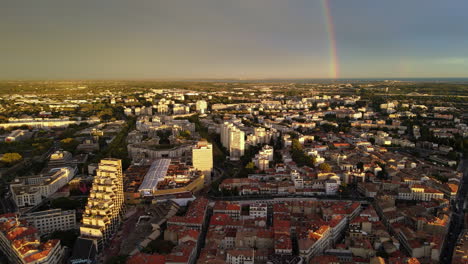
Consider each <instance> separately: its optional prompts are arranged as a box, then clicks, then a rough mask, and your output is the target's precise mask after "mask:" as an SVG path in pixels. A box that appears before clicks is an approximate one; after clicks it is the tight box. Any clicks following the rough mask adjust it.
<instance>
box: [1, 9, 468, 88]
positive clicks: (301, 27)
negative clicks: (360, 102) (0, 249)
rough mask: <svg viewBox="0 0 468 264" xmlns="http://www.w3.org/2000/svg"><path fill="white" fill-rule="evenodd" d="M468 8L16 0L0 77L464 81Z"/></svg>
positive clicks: (6, 18) (8, 13)
mask: <svg viewBox="0 0 468 264" xmlns="http://www.w3.org/2000/svg"><path fill="white" fill-rule="evenodd" d="M464 7H467V3H465V2H462V1H451V2H449V3H445V2H440V1H432V0H431V1H424V2H423V1H411V2H409V3H408V2H406V1H391V2H384V3H380V2H374V1H367V0H360V1H353V2H352V3H351V2H337V1H330V0H317V1H294V2H287V3H286V2H284V1H276V0H275V1H265V0H255V1H245V0H242V1H239V2H236V3H233V2H231V1H224V0H223V1H213V0H203V1H197V2H196V3H194V2H189V1H170V2H167V1H139V2H137V3H134V2H132V3H129V2H126V1H113V2H112V4H111V3H109V2H106V1H103V2H100V3H96V2H94V1H80V2H75V3H64V2H61V1H52V0H48V1H45V2H44V1H43V2H41V3H29V2H22V1H15V2H10V3H7V4H5V6H4V8H2V10H1V11H0V14H1V16H2V18H3V22H4V23H2V25H1V26H0V33H1V34H2V36H4V38H3V39H4V40H3V41H2V43H1V44H0V47H2V49H3V50H4V51H6V52H5V54H4V55H3V59H2V62H1V63H0V72H1V73H0V79H8V80H14V79H48V80H49V79H172V80H174V79H176V80H178V79H225V78H228V79H231V78H232V79H270V78H273V79H281V78H294V79H296V78H327V79H329V78H331V79H334V78H411V77H440V78H446V77H466V76H467V75H466V72H468V55H467V54H468V49H467V48H466V47H467V45H466V43H467V42H468V37H467V36H468V34H467V33H468V29H467V28H466V27H464V25H466V24H467V22H468V18H467V17H466V16H465V15H464V14H463V10H466V8H464Z"/></svg>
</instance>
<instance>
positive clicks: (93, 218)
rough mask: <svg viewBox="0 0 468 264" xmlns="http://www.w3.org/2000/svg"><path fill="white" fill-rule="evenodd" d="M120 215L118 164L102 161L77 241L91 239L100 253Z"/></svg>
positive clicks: (112, 232)
mask: <svg viewBox="0 0 468 264" xmlns="http://www.w3.org/2000/svg"><path fill="white" fill-rule="evenodd" d="M123 215H124V192H123V176H122V161H121V160H119V159H103V160H101V162H100V163H99V166H98V168H97V170H96V176H95V178H94V182H93V187H92V190H91V193H90V195H89V198H88V204H87V205H86V208H85V212H84V214H83V222H82V225H81V227H80V233H81V237H84V238H92V239H95V240H96V241H97V245H98V249H99V250H102V248H103V247H104V246H105V244H106V243H107V242H108V241H109V239H110V238H111V237H112V235H113V234H114V233H115V231H117V229H118V226H119V224H120V223H121V221H122V218H123Z"/></svg>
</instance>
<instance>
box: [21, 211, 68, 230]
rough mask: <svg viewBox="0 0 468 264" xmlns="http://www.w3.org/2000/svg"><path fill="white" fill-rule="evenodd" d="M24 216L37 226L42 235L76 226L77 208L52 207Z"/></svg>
mask: <svg viewBox="0 0 468 264" xmlns="http://www.w3.org/2000/svg"><path fill="white" fill-rule="evenodd" d="M22 218H23V219H25V220H26V221H28V223H30V224H32V225H33V226H34V227H35V228H37V229H38V230H39V234H40V235H45V234H50V233H53V232H54V231H57V230H70V229H75V228H76V213H75V210H67V211H62V210H61V209H51V210H46V211H40V212H34V213H29V214H26V215H24V216H22Z"/></svg>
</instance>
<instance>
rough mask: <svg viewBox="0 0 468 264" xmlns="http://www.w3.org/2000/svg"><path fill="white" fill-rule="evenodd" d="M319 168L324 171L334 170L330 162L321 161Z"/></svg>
mask: <svg viewBox="0 0 468 264" xmlns="http://www.w3.org/2000/svg"><path fill="white" fill-rule="evenodd" d="M318 169H319V170H321V171H323V172H331V170H332V168H331V166H330V164H328V163H321V164H320V165H319V166H318Z"/></svg>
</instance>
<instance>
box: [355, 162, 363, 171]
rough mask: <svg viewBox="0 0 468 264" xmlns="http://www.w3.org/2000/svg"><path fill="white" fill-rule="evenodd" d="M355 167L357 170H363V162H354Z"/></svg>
mask: <svg viewBox="0 0 468 264" xmlns="http://www.w3.org/2000/svg"><path fill="white" fill-rule="evenodd" d="M356 167H357V168H358V169H359V170H361V171H363V170H364V163H363V162H362V161H360V162H358V163H357V164H356Z"/></svg>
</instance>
